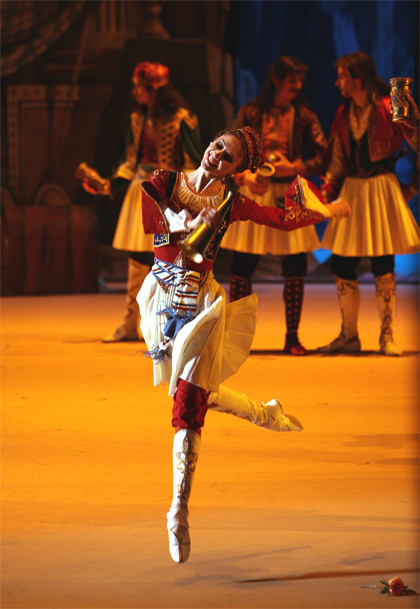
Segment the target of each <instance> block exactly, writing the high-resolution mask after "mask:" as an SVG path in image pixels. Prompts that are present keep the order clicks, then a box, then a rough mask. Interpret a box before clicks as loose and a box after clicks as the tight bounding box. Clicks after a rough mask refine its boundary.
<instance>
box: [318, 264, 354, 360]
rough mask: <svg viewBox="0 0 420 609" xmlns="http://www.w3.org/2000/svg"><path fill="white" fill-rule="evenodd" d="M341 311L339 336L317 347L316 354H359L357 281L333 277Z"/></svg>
mask: <svg viewBox="0 0 420 609" xmlns="http://www.w3.org/2000/svg"><path fill="white" fill-rule="evenodd" d="M334 280H335V283H336V285H337V293H338V300H339V303H340V309H341V318H342V325H341V332H340V335H339V336H338V337H337V338H336V339H335V340H333V341H332V342H331V343H329V344H328V345H325V346H324V347H318V349H317V351H318V353H359V352H360V350H361V348H362V346H361V343H360V340H359V335H358V332H357V321H358V317H359V309H360V290H359V283H358V282H357V280H351V279H341V278H340V277H337V276H336V275H335V276H334Z"/></svg>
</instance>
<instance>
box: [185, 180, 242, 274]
mask: <svg viewBox="0 0 420 609" xmlns="http://www.w3.org/2000/svg"><path fill="white" fill-rule="evenodd" d="M232 197H233V191H232V190H229V192H228V194H227V197H226V198H225V199H224V200H223V201H222V202H221V203H220V205H219V207H218V208H217V211H218V212H219V214H220V223H219V226H218V227H217V228H211V227H210V226H208V225H207V224H206V223H205V222H203V223H202V224H200V225H199V226H197V228H195V229H194V230H193V231H192V233H190V234H189V235H188V237H186V238H185V239H183V240H182V241H178V247H179V249H180V250H181V251H182V252H184V254H185V255H186V256H188V258H191V260H193V261H194V262H196V263H197V264H200V263H201V262H203V260H204V256H205V253H206V249H207V248H208V246H209V245H210V242H211V240H212V239H213V237H214V235H215V234H216V232H217V231H218V230H219V227H220V225H221V223H222V222H223V219H224V218H225V216H226V214H227V213H228V211H229V210H230V208H231V206H232V204H233V201H232Z"/></svg>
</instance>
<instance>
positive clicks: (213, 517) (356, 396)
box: [1, 284, 420, 609]
mask: <svg viewBox="0 0 420 609" xmlns="http://www.w3.org/2000/svg"><path fill="white" fill-rule="evenodd" d="M256 288H257V293H258V294H259V297H260V301H259V308H258V327H257V333H256V337H255V341H254V350H255V351H254V353H253V354H252V355H251V357H250V358H249V360H248V361H247V362H246V363H245V365H244V366H243V367H242V369H241V370H240V371H239V373H238V374H237V375H236V376H235V377H234V378H232V379H230V380H229V381H228V382H227V383H226V384H227V385H228V386H230V387H232V388H234V389H237V390H239V391H241V392H244V393H247V394H249V395H250V396H251V397H254V398H256V397H261V398H263V399H271V398H272V397H274V396H276V397H279V398H280V399H281V401H282V403H283V405H284V407H285V410H286V412H287V411H288V412H291V413H292V414H295V415H296V416H297V417H298V418H299V419H300V420H301V421H302V423H303V424H304V426H305V431H304V432H303V433H283V434H276V433H273V432H269V431H265V430H261V429H259V428H257V427H255V426H253V425H251V424H250V423H247V422H245V421H242V420H239V419H235V418H234V417H230V416H229V415H225V414H220V413H214V412H213V413H212V412H210V413H209V414H208V416H207V421H206V425H205V428H204V430H203V442H202V451H201V455H200V458H199V461H198V467H197V475H196V479H195V486H194V489H193V493H192V499H191V503H190V509H191V511H190V525H191V536H192V551H191V556H190V560H189V561H188V562H187V563H185V564H182V565H177V564H175V563H173V562H172V560H171V558H170V556H169V552H168V549H167V537H166V530H165V514H166V511H167V508H168V506H169V503H170V498H171V443H172V429H171V426H170V410H171V401H170V399H169V398H168V397H167V390H166V388H165V387H159V388H153V387H152V380H151V362H150V360H147V359H145V358H144V357H143V356H142V354H141V352H140V351H141V349H142V348H143V345H141V344H138V343H137V344H135V343H125V344H114V345H110V344H103V343H102V342H101V341H100V337H101V336H103V335H105V334H108V333H109V331H110V330H113V329H114V327H115V326H116V325H117V324H118V322H119V321H120V316H121V313H122V307H123V302H124V295H123V294H121V293H120V294H95V295H77V296H49V297H17V298H3V299H2V303H1V304H2V345H1V346H2V500H3V510H2V526H3V532H2V542H3V554H2V565H1V567H2V579H3V587H2V601H1V606H2V608H3V609H5V608H18V607H19V608H20V609H23V608H25V609H28V608H30V609H34V608H42V609H50V608H54V609H58V608H64V607H67V608H71V609H76V608H84V609H93V608H104V609H105V608H106V609H110V608H120V609H128V608H160V609H164V608H165V609H166V608H179V609H188V608H227V607H230V608H238V609H246V608H248V607H249V608H251V607H253V608H264V609H266V608H300V609H311V608H315V607H317V608H322V609H328V608H362V607H363V608H373V607H387V608H388V607H391V606H392V607H396V606H398V607H399V608H406V607H418V606H419V597H418V596H415V597H405V598H398V599H392V598H389V597H388V596H382V595H380V594H379V593H378V589H375V588H369V587H364V586H374V585H379V586H380V583H379V582H380V580H383V579H388V578H389V577H391V576H393V575H398V576H400V577H402V579H403V580H404V582H405V583H406V584H407V585H409V586H410V587H413V588H415V590H417V592H419V589H420V585H419V573H418V567H419V554H418V516H419V511H418V502H419V500H418V469H417V466H418V454H419V453H418V406H419V396H418V372H419V361H418V355H419V340H418V338H419V328H418V290H417V286H415V285H400V286H399V287H398V300H397V319H396V322H395V336H396V339H397V342H398V343H399V345H400V346H401V347H402V348H403V349H404V351H405V353H404V355H403V357H401V358H385V357H383V356H380V355H378V354H377V348H378V344H377V343H378V334H379V321H378V317H377V313H376V310H375V304H374V288H373V286H372V284H364V285H362V286H361V291H362V308H361V314H360V335H361V339H362V343H363V349H364V351H363V352H362V354H360V355H356V356H351V355H347V356H321V355H310V356H308V357H304V358H296V357H291V356H284V355H283V354H282V353H281V348H282V346H283V333H284V319H283V318H284V315H283V302H282V298H281V291H280V286H272V285H263V284H259V285H257V286H256ZM339 325H340V319H339V310H338V305H337V301H336V296H335V289H334V287H333V285H331V284H329V285H320V284H310V285H308V286H307V288H306V301H305V305H304V312H303V319H302V326H301V338H302V341H303V342H304V344H305V345H306V346H307V347H308V348H310V349H314V348H315V347H317V346H319V345H321V344H325V343H326V342H329V341H330V340H332V339H333V338H335V336H336V335H337V334H338V330H339Z"/></svg>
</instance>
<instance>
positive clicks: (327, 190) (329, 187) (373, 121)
mask: <svg viewBox="0 0 420 609" xmlns="http://www.w3.org/2000/svg"><path fill="white" fill-rule="evenodd" d="M390 99H391V98H390V97H382V98H379V99H377V100H376V102H375V104H374V109H373V111H372V114H371V117H370V119H369V124H368V130H367V131H368V146H369V157H370V160H371V162H372V163H374V162H376V161H382V160H384V159H387V158H389V157H391V156H393V155H394V154H395V153H396V152H397V151H398V150H399V149H400V148H401V146H402V143H403V141H404V137H411V135H412V133H413V130H412V129H411V128H410V127H408V126H407V125H404V124H402V123H393V122H392V116H391V113H390V111H389V102H390ZM337 136H338V137H339V138H340V141H341V144H342V148H343V151H344V155H345V158H346V161H347V162H348V161H349V159H350V106H349V105H348V104H343V105H341V106H340V107H339V108H338V110H337V112H336V114H335V117H334V121H333V124H332V127H331V133H330V137H329V140H328V148H327V150H326V154H325V165H326V167H328V165H329V163H330V162H331V159H332V147H333V142H334V138H335V137H337ZM342 183H343V180H340V181H336V180H334V181H332V182H330V183H328V182H327V181H326V180H325V181H324V184H323V185H322V188H321V190H322V194H323V195H324V197H325V198H326V199H327V200H328V201H331V200H332V199H334V198H336V197H337V196H338V194H339V192H340V188H341V186H342Z"/></svg>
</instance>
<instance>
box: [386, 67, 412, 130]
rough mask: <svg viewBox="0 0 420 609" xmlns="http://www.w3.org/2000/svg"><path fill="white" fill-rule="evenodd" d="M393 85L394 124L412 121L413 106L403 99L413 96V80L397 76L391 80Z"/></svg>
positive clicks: (390, 82)
mask: <svg viewBox="0 0 420 609" xmlns="http://www.w3.org/2000/svg"><path fill="white" fill-rule="evenodd" d="M389 84H390V85H391V103H392V120H393V122H394V123H398V122H399V121H406V120H409V119H410V109H411V106H410V104H409V103H408V101H406V100H405V99H403V97H404V96H405V95H407V93H408V95H411V85H412V84H413V79H412V78H408V77H406V76H396V77H395V78H390V79H389Z"/></svg>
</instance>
